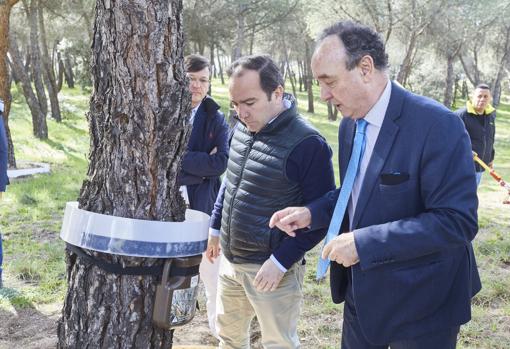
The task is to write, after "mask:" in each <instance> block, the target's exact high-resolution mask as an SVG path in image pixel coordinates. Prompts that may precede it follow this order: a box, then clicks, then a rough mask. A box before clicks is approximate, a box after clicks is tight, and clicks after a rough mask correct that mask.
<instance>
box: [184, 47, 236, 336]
mask: <svg viewBox="0 0 510 349" xmlns="http://www.w3.org/2000/svg"><path fill="white" fill-rule="evenodd" d="M184 66H185V70H186V74H187V76H188V79H189V90H190V92H191V107H192V111H191V115H190V119H189V120H190V124H192V130H191V135H190V138H189V142H188V147H187V151H186V152H185V154H184V156H183V159H182V165H181V166H182V167H181V172H180V174H179V176H178V183H179V185H181V192H182V193H183V196H184V198H185V200H186V202H187V204H188V205H189V207H190V208H191V209H193V210H198V211H201V212H204V213H206V214H208V215H210V214H211V212H212V209H213V206H214V202H215V200H216V196H217V195H218V190H219V188H220V185H221V181H220V176H221V175H222V174H223V172H225V169H226V167H227V159H228V126H227V124H226V122H225V117H224V116H223V113H222V112H221V111H220V110H219V109H220V106H219V105H218V104H217V103H216V102H215V101H214V100H213V99H212V98H211V97H210V96H208V95H207V91H208V90H209V85H210V80H209V79H210V64H209V61H208V60H207V59H206V58H205V57H202V56H199V55H189V56H187V57H185V60H184ZM207 257H208V256H206V255H205V254H204V258H202V263H201V264H200V278H201V280H202V281H203V282H204V286H205V294H206V298H207V303H206V307H207V318H208V321H209V327H210V329H211V332H212V334H213V335H214V336H215V337H217V333H216V326H215V316H216V315H215V314H216V311H215V308H216V288H217V283H218V268H219V263H218V262H215V261H213V260H212V259H210V256H209V258H207Z"/></svg>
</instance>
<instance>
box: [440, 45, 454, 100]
mask: <svg viewBox="0 0 510 349" xmlns="http://www.w3.org/2000/svg"><path fill="white" fill-rule="evenodd" d="M454 62H455V56H454V55H451V54H449V55H448V56H447V58H446V80H445V89H444V100H443V104H444V105H445V106H446V107H447V108H450V107H451V106H452V103H453V95H452V93H453V85H454V83H455V76H454V74H453V63H454Z"/></svg>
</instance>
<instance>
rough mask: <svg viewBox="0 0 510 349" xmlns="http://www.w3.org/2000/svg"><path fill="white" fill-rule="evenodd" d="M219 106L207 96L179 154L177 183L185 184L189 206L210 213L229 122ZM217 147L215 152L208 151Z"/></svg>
mask: <svg viewBox="0 0 510 349" xmlns="http://www.w3.org/2000/svg"><path fill="white" fill-rule="evenodd" d="M219 109H220V106H219V105H218V104H217V103H216V102H215V101H214V100H213V99H212V98H211V97H209V96H206V97H205V98H204V100H203V101H202V103H201V104H200V106H199V107H198V110H197V112H196V114H195V119H194V121H193V128H192V130H191V135H190V138H189V141H188V148H187V151H186V153H185V154H184V156H183V158H182V163H181V172H180V174H179V179H178V182H179V185H186V186H187V190H188V197H189V201H190V208H192V209H194V210H198V211H202V212H204V213H207V214H208V215H210V214H211V212H212V209H213V206H214V202H215V201H216V196H217V195H218V191H219V188H220V185H221V181H220V176H221V174H222V173H223V172H225V169H226V168H227V160H228V126H227V123H226V122H225V117H224V116H223V113H221V112H220V111H219ZM214 148H216V149H217V151H216V153H215V154H212V155H211V154H210V152H211V151H212V150H213V149H214Z"/></svg>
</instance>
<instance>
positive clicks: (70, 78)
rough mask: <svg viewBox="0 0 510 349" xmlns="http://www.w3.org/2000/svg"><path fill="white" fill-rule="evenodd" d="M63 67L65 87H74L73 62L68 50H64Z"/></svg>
mask: <svg viewBox="0 0 510 349" xmlns="http://www.w3.org/2000/svg"><path fill="white" fill-rule="evenodd" d="M64 68H65V69H64V78H65V80H66V84H67V87H69V88H74V73H73V63H72V59H71V54H70V53H69V50H66V51H65V53H64Z"/></svg>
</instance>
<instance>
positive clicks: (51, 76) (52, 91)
mask: <svg viewBox="0 0 510 349" xmlns="http://www.w3.org/2000/svg"><path fill="white" fill-rule="evenodd" d="M37 4H38V6H37V12H38V15H39V30H40V33H41V49H42V56H41V58H42V66H43V69H42V71H43V77H44V82H45V84H46V88H47V89H48V97H49V98H50V106H51V117H52V118H53V119H55V121H57V122H61V121H62V116H61V114H60V104H59V102H58V96H57V93H58V91H57V82H56V81H55V80H56V79H55V72H54V71H53V64H52V63H51V59H50V55H49V52H48V42H47V40H46V28H45V27H44V13H43V7H42V6H41V0H38V1H37Z"/></svg>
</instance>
